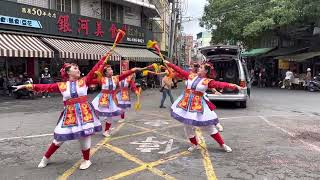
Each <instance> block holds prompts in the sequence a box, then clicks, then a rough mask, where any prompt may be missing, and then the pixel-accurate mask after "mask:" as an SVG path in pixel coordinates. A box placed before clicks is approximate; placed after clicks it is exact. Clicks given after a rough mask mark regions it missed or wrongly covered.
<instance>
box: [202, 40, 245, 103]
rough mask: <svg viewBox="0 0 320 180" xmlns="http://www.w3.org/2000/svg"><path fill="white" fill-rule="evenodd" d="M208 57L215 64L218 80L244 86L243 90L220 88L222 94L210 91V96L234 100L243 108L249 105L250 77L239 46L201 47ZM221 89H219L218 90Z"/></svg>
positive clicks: (213, 98)
mask: <svg viewBox="0 0 320 180" xmlns="http://www.w3.org/2000/svg"><path fill="white" fill-rule="evenodd" d="M200 51H201V53H202V54H203V55H204V56H205V57H206V61H207V62H210V63H211V64H213V66H214V68H215V71H216V78H215V80H217V81H224V82H229V83H233V84H237V85H239V86H241V87H244V89H243V90H241V91H231V90H228V89H224V90H220V91H221V94H220V95H217V94H213V93H212V91H211V90H210V91H208V92H207V94H208V98H209V99H210V100H212V101H232V102H236V103H237V105H238V106H240V107H241V108H246V107H247V99H248V97H249V96H250V89H251V83H250V77H249V73H248V70H247V66H246V63H245V61H244V60H241V59H240V53H241V51H240V48H239V47H238V46H229V45H221V46H208V47H204V48H201V49H200ZM218 91H219V90H218Z"/></svg>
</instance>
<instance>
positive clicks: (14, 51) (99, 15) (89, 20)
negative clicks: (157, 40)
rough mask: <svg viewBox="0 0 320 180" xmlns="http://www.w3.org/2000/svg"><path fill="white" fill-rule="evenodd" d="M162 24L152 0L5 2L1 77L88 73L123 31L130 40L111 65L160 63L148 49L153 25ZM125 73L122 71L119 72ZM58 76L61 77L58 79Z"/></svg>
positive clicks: (0, 21)
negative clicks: (67, 69) (75, 68)
mask: <svg viewBox="0 0 320 180" xmlns="http://www.w3.org/2000/svg"><path fill="white" fill-rule="evenodd" d="M157 17H158V18H161V14H160V13H159V10H158V9H157V7H156V6H155V5H154V4H152V2H150V1H148V0H134V1H133V0H118V1H114V0H10V1H7V0H4V1H1V6H0V39H1V41H0V72H1V73H5V74H8V72H10V71H11V72H13V73H14V74H21V73H23V72H27V73H28V74H30V75H31V76H33V77H38V76H39V74H40V72H41V71H42V69H43V68H44V67H51V70H52V71H54V70H57V69H58V68H57V67H60V66H61V64H62V63H63V62H76V63H78V64H79V65H80V68H81V69H82V71H83V72H84V73H86V72H87V71H88V70H89V67H90V66H92V65H93V64H94V63H95V61H96V60H98V59H100V58H101V57H102V56H103V55H104V53H106V52H107V51H108V50H109V49H110V46H111V45H112V43H113V41H114V39H115V36H116V30H117V29H120V28H121V29H124V30H125V31H126V36H125V37H124V39H123V41H122V42H121V43H120V44H119V46H118V48H116V51H115V53H114V55H113V57H112V58H111V59H110V63H111V64H113V65H116V67H120V66H119V64H120V61H121V59H123V58H124V59H128V60H130V61H131V62H132V63H131V64H133V65H137V66H143V65H145V64H147V63H151V62H156V61H158V60H159V57H158V56H157V55H156V54H154V53H153V52H151V51H149V50H147V49H146V43H147V41H148V40H154V33H153V32H152V25H151V24H152V23H150V22H152V21H153V19H154V18H157ZM116 71H119V70H116ZM57 74H58V73H57Z"/></svg>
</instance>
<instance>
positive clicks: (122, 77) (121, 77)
mask: <svg viewBox="0 0 320 180" xmlns="http://www.w3.org/2000/svg"><path fill="white" fill-rule="evenodd" d="M133 73H134V71H131V70H129V71H126V72H124V73H122V74H120V75H119V82H120V81H122V80H124V79H125V78H126V77H128V76H130V75H131V74H133Z"/></svg>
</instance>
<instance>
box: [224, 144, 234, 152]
mask: <svg viewBox="0 0 320 180" xmlns="http://www.w3.org/2000/svg"><path fill="white" fill-rule="evenodd" d="M222 148H223V149H224V150H225V151H226V152H232V149H231V147H229V146H227V145H225V144H223V145H222Z"/></svg>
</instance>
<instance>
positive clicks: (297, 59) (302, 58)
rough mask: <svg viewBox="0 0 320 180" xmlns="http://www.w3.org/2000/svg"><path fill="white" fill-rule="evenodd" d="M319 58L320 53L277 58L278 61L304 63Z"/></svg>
mask: <svg viewBox="0 0 320 180" xmlns="http://www.w3.org/2000/svg"><path fill="white" fill-rule="evenodd" d="M317 56H320V51H317V52H308V53H301V54H295V55H290V56H278V57H276V59H282V60H288V61H295V62H302V61H305V60H307V59H311V58H313V57H317Z"/></svg>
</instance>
